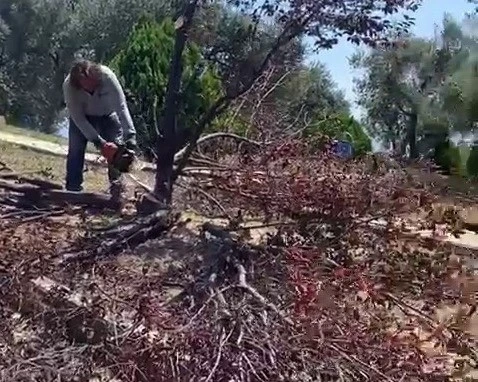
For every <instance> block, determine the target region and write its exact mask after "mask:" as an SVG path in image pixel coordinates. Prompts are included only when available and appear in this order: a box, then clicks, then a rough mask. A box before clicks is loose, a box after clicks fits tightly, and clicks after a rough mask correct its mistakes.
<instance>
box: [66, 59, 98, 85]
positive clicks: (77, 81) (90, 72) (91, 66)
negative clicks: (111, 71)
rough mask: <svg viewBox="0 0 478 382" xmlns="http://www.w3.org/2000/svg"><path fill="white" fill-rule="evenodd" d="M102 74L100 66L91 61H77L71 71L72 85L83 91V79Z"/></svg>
mask: <svg viewBox="0 0 478 382" xmlns="http://www.w3.org/2000/svg"><path fill="white" fill-rule="evenodd" d="M100 74H101V68H100V65H99V64H97V63H95V62H92V61H89V60H77V61H75V62H74V63H73V65H72V67H71V69H70V84H71V86H73V87H74V88H76V89H81V79H82V78H87V77H91V76H99V75H100Z"/></svg>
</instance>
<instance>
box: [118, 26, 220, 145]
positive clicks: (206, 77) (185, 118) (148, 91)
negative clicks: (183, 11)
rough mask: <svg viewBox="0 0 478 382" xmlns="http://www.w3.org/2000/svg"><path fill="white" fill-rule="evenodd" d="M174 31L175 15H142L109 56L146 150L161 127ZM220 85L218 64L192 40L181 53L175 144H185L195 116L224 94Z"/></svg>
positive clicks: (199, 114) (139, 139) (196, 117)
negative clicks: (157, 18)
mask: <svg viewBox="0 0 478 382" xmlns="http://www.w3.org/2000/svg"><path fill="white" fill-rule="evenodd" d="M174 35H175V29H174V24H173V22H172V20H171V19H165V20H164V21H163V22H162V23H157V22H156V21H154V20H150V19H148V18H143V19H142V20H141V21H140V22H139V23H138V24H137V25H136V26H135V27H134V29H133V31H132V33H131V35H130V37H129V39H128V41H127V42H126V44H125V47H124V49H122V50H121V51H120V52H119V53H118V54H117V55H116V56H115V57H114V58H113V60H112V62H111V67H112V68H113V69H114V70H115V71H116V73H117V74H118V76H119V78H120V81H121V82H122V83H123V86H124V87H125V91H126V93H127V98H128V102H129V104H130V107H131V113H132V115H133V119H134V122H135V125H136V128H137V130H138V144H139V145H140V147H141V148H142V149H143V151H148V150H149V149H150V148H151V147H153V146H154V142H155V141H156V138H157V136H158V134H160V133H161V121H162V118H163V113H164V99H165V95H166V91H167V84H168V76H169V67H170V62H171V57H172V53H173V48H174ZM221 91H222V88H221V81H220V79H219V78H218V76H217V75H216V72H215V70H214V69H213V68H212V67H211V66H209V65H207V64H206V62H205V60H204V59H203V58H202V56H201V53H200V50H199V48H198V47H197V46H196V45H195V44H192V43H190V44H189V45H188V46H187V47H186V49H185V51H184V54H183V76H182V83H181V89H180V92H181V99H180V100H181V102H180V103H179V110H178V125H177V135H178V141H179V142H178V147H177V149H179V147H180V146H182V145H184V144H185V142H186V141H187V139H188V137H189V134H190V133H191V132H192V129H193V128H194V126H195V123H196V121H197V120H198V119H199V118H200V117H201V115H202V114H203V113H205V112H206V111H207V110H208V108H209V107H210V106H211V105H212V104H213V103H214V102H215V101H216V99H218V98H219V97H220V95H221Z"/></svg>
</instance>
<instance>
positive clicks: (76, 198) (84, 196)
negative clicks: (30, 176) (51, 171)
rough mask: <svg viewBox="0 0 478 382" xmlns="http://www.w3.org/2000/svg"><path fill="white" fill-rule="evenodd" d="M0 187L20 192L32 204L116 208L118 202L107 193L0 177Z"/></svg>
mask: <svg viewBox="0 0 478 382" xmlns="http://www.w3.org/2000/svg"><path fill="white" fill-rule="evenodd" d="M0 188H3V189H6V190H8V191H13V192H16V193H19V194H21V197H22V199H26V200H28V201H29V202H31V203H33V204H37V203H44V202H50V203H55V204H58V205H84V206H87V207H92V208H111V209H116V208H117V207H118V203H117V202H115V201H113V200H111V197H110V196H109V195H107V194H100V193H94V192H71V191H62V190H58V189H51V188H47V189H45V188H44V187H41V186H39V185H34V184H25V183H15V182H12V181H7V180H2V179H0Z"/></svg>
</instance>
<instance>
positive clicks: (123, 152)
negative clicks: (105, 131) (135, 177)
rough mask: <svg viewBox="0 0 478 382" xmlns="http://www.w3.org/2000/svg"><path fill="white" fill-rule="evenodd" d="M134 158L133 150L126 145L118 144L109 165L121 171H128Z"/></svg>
mask: <svg viewBox="0 0 478 382" xmlns="http://www.w3.org/2000/svg"><path fill="white" fill-rule="evenodd" d="M134 159H135V153H134V151H133V150H130V149H128V148H127V147H126V146H123V145H120V146H118V150H117V151H116V153H115V155H114V157H113V161H112V162H111V165H112V166H113V167H114V168H115V169H117V170H118V171H119V172H121V173H128V172H130V170H131V167H132V165H133V162H134Z"/></svg>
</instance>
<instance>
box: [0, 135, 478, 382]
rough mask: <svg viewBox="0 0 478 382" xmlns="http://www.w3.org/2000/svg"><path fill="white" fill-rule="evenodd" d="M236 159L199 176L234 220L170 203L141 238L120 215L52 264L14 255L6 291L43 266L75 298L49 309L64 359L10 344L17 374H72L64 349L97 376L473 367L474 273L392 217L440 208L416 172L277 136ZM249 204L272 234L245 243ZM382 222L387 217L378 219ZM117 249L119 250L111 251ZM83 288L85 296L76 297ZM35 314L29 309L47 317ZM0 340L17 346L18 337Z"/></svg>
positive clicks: (38, 319) (374, 374)
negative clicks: (196, 223) (186, 213)
mask: <svg viewBox="0 0 478 382" xmlns="http://www.w3.org/2000/svg"><path fill="white" fill-rule="evenodd" d="M229 159H230V158H229ZM229 159H228V160H229ZM234 163H237V166H234V167H232V166H231V168H229V169H228V170H227V171H226V170H224V169H221V170H216V169H214V168H212V169H210V170H209V171H208V172H203V173H201V174H199V173H197V174H195V175H194V176H193V177H191V176H189V177H188V178H187V181H188V186H190V187H191V188H193V189H196V188H197V189H200V190H202V191H203V193H200V194H198V193H196V197H198V196H201V197H204V194H205V193H206V194H208V200H215V201H216V203H215V205H216V207H217V204H220V205H221V209H222V212H226V214H227V215H229V216H233V217H234V219H232V221H230V224H229V225H228V226H218V225H215V224H211V223H205V224H203V225H202V227H201V230H200V233H197V232H195V231H194V230H192V231H191V229H190V228H188V225H187V222H181V221H180V220H179V221H178V220H177V219H172V220H169V222H168V223H167V224H165V223H166V220H167V219H166V220H165V216H163V215H162V213H158V214H157V215H154V216H149V217H146V218H145V219H143V220H141V222H140V223H141V224H139V226H142V227H143V228H147V226H148V224H149V223H151V224H149V228H152V227H158V226H157V224H159V225H160V228H161V230H160V231H161V232H159V231H155V235H152V236H149V237H148V236H144V237H142V239H144V240H146V239H148V240H147V241H146V242H144V243H143V244H140V245H139V246H137V245H138V242H137V241H135V240H130V241H128V240H127V239H131V238H133V239H134V238H135V236H134V235H136V232H138V231H137V230H135V231H134V234H133V237H132V236H131V235H129V236H128V232H129V233H130V234H131V231H129V229H133V228H132V226H128V225H123V226H120V227H117V228H115V230H116V231H112V230H107V231H105V232H101V233H99V234H97V235H91V234H89V235H88V236H86V238H87V240H84V239H83V240H80V241H76V243H75V242H74V241H73V240H68V242H69V243H70V244H74V247H75V248H76V249H77V250H80V252H77V253H82V254H83V255H85V256H86V257H85V256H73V257H67V258H65V257H62V256H60V255H62V254H63V253H64V252H65V251H64V250H61V251H59V252H58V253H56V255H55V254H54V253H51V254H50V256H48V257H47V258H46V259H45V256H42V258H41V261H40V260H39V259H35V253H34V252H33V251H30V252H29V256H28V258H29V259H30V261H29V265H28V266H26V265H22V266H21V267H19V266H18V265H17V266H15V264H14V259H12V258H10V260H9V263H8V264H5V267H4V269H3V270H2V272H5V275H6V276H5V277H6V279H7V280H9V288H7V289H4V292H5V291H6V290H7V291H8V293H7V294H8V296H7V295H6V296H5V299H4V301H7V300H12V297H13V296H15V295H17V294H19V293H20V292H21V293H23V294H26V293H27V291H25V287H24V285H26V284H27V281H28V280H30V278H29V277H30V276H32V277H33V276H34V277H38V275H39V273H38V272H40V274H41V273H42V272H43V274H42V276H43V277H45V276H48V277H51V278H52V279H55V280H58V281H59V282H61V283H62V284H64V287H61V288H59V287H52V288H50V289H48V288H46V287H45V285H46V283H45V282H43V283H38V282H36V284H35V285H37V286H38V285H40V286H41V285H43V289H45V288H46V289H48V291H47V292H46V293H43V295H46V296H47V297H48V301H50V302H52V301H53V302H55V301H56V304H55V305H54V306H57V307H59V306H63V308H62V309H60V308H51V314H53V316H55V317H57V318H56V319H54V320H53V319H51V318H50V320H49V321H53V322H54V323H53V324H52V323H50V324H49V326H48V331H46V332H45V333H48V335H49V337H48V341H49V342H48V341H47V342H45V343H47V344H48V346H50V347H51V346H52V338H57V339H58V344H57V346H56V353H55V354H56V355H55V359H48V360H45V359H43V358H41V357H40V354H39V353H40V349H41V348H39V346H38V345H37V346H36V347H34V348H29V351H28V352H27V353H21V352H20V353H19V352H18V351H16V352H14V351H10V352H9V353H8V354H13V356H12V357H15V358H14V359H13V360H12V359H10V361H4V363H5V365H4V370H8V371H9V373H10V374H5V378H7V379H8V378H9V379H8V380H10V381H20V380H22V379H21V378H20V377H17V376H18V375H19V373H20V372H21V373H23V374H22V375H25V373H26V372H27V370H28V367H29V365H30V366H31V365H32V364H34V365H35V367H36V369H35V370H36V372H37V373H38V375H40V376H42V377H44V376H45V375H48V372H50V373H51V368H52V367H53V368H54V369H55V370H56V372H55V373H53V374H52V375H53V376H54V377H55V378H57V379H58V378H60V379H61V378H69V376H71V375H72V374H74V371H73V370H72V369H71V368H68V366H67V362H68V359H67V357H63V358H61V357H60V356H59V355H58V354H59V353H58V352H60V353H61V351H63V353H64V352H65V351H66V350H64V349H67V348H70V349H71V351H70V352H69V354H74V362H75V365H76V366H75V367H77V366H78V363H79V364H80V365H82V367H81V370H83V372H85V373H86V374H88V373H89V374H88V377H91V376H92V375H94V374H95V373H98V370H102V372H104V374H106V375H108V376H109V377H110V378H116V379H117V380H121V381H141V382H146V381H314V380H333V381H336V380H337V381H339V380H340V381H401V380H414V381H439V380H443V381H445V380H447V379H448V378H449V377H450V376H451V375H453V376H455V377H457V376H458V377H459V376H462V377H463V378H464V376H465V375H466V374H467V373H468V372H469V371H470V369H473V368H476V364H477V361H478V358H477V354H476V350H474V349H475V348H476V347H477V346H476V345H477V341H476V337H473V335H472V334H470V333H469V331H468V329H467V325H468V324H469V323H470V321H471V320H472V319H473V317H474V314H475V312H474V306H476V301H475V297H474V294H473V293H474V292H473V290H474V289H473V288H474V287H473V285H475V286H476V280H474V278H473V276H472V275H471V274H470V273H469V272H468V270H467V268H466V266H464V265H463V264H461V263H459V262H457V261H456V259H455V258H454V257H453V256H452V251H451V249H450V248H448V247H446V246H445V245H438V244H436V243H433V242H427V241H423V240H420V239H418V238H416V237H412V236H410V235H404V232H403V230H402V227H400V226H397V225H395V224H394V218H395V217H396V215H397V214H403V213H406V212H407V211H411V210H416V209H417V208H420V207H427V205H428V204H429V201H430V200H431V199H432V198H431V196H430V195H428V194H427V192H426V191H425V190H424V189H423V188H422V187H421V186H420V184H414V183H411V180H410V179H409V178H408V177H407V176H406V174H405V173H404V172H402V171H397V170H396V169H394V170H391V171H388V172H387V171H385V172H381V173H376V172H373V171H371V170H370V168H369V167H368V166H367V163H366V162H364V161H361V160H355V161H342V160H340V159H338V158H336V157H335V156H334V155H333V154H332V152H331V148H329V146H328V145H327V143H326V142H325V143H324V142H322V143H320V144H317V145H311V144H305V143H303V142H300V141H295V140H287V141H280V142H276V143H271V144H268V145H267V146H266V147H265V150H261V152H260V153H259V152H258V153H254V152H250V153H249V154H247V155H246V154H244V155H243V156H240V157H236V158H235V160H234ZM189 175H191V174H189ZM211 198H212V199H211ZM160 215H161V216H160ZM250 216H254V217H255V219H256V220H257V219H258V217H260V218H261V219H262V220H263V225H264V226H273V227H274V229H272V230H271V231H270V232H269V235H268V238H267V240H265V241H263V242H261V243H252V242H251V241H249V240H248V239H247V237H248V235H246V234H245V233H247V232H248V231H252V229H251V228H248V225H247V224H245V221H246V220H247V218H248V217H250ZM168 219H170V216H169V217H168ZM377 219H382V221H383V224H371V223H373V221H376V220H377ZM148 222H149V223H148ZM134 227H138V224H136V225H134ZM113 232H117V233H118V234H119V235H120V236H121V240H120V241H118V240H116V241H114V243H116V244H122V245H121V246H119V247H114V246H108V245H109V244H107V245H105V243H110V244H111V242H108V240H110V239H111V240H115V239H118V237H116V238H114V237H113V238H112V237H111V235H112V233H113ZM142 232H144V231H142ZM12 235H13V234H12V232H10V234H9V236H8V237H5V238H3V240H4V244H3V245H4V248H5V246H8V245H12V241H11V240H12V238H11V237H12ZM158 235H159V236H158ZM155 237H156V238H155ZM144 240H141V241H144ZM180 247H181V248H183V249H182V250H180V249H179V248H180ZM81 251H83V252H81ZM121 251H122V252H121ZM108 252H109V253H110V254H114V255H117V256H109V257H104V256H102V255H103V254H105V253H108ZM120 252H121V254H119V253H120ZM118 255H119V256H118ZM59 260H61V261H59ZM35 261H36V262H35ZM31 264H37V265H35V266H34V267H33V268H32V267H31ZM38 264H41V267H39V266H38ZM19 268H20V269H21V272H20V273H19V271H18V269H19ZM19 275H21V277H19ZM19 281H20V282H19ZM55 285H56V284H55ZM470 285H471V287H470ZM465 286H466V287H465ZM171 289H175V290H176V292H175V293H174V294H171ZM475 292H476V291H475ZM78 295H81V296H84V297H83V298H81V299H79V298H78ZM68 296H69V297H68ZM75 296H76V297H75ZM65 298H67V299H68V301H70V303H67V302H65V303H63V304H59V303H58V301H61V300H62V299H63V300H65ZM13 300H14V299H13ZM78 300H81V301H82V304H81V307H76V308H75V306H74V304H73V305H71V304H72V303H71V301H78ZM448 303H453V304H455V305H456V304H458V305H459V306H460V310H459V314H458V313H457V314H455V315H454V316H453V317H452V318H451V319H448V320H447V321H440V319H439V318H438V317H437V315H436V309H437V307H438V306H439V305H440V304H448ZM33 311H35V312H37V314H33V315H32V314H30V320H32V322H34V323H35V325H36V327H43V326H45V319H44V317H45V316H44V315H43V316H41V315H39V314H38V311H37V310H35V309H33ZM99 321H101V322H103V324H102V325H99V324H98V322H99ZM5 322H6V323H7V322H11V319H8V320H7V321H5ZM42 325H43V326H42ZM85 333H86V334H85ZM88 333H89V334H88ZM87 334H88V335H87ZM5 338H7V337H5ZM93 339H95V341H93ZM45 341H46V340H45ZM98 341H99V343H101V345H98ZM60 342H61V344H60ZM45 346H46V345H45ZM4 347H5V348H6V349H15V345H14V342H13V340H12V341H11V342H9V343H7V344H6V345H4ZM61 349H63V350H61ZM63 353H61V354H63ZM5 354H7V353H5ZM47 354H49V353H47ZM32 359H33V360H32ZM455 361H456V362H455ZM458 361H459V362H458ZM16 364H17V365H20V366H19V367H17V368H15V365H16ZM52 365H53V366H52ZM48 370H49V371H48ZM75 370H76V369H75ZM15 373H16V374H15ZM7 379H6V380H7ZM39 380H40V379H39ZM43 380H54V379H53V377H52V378H50V379H48V378H47V377H44V379H43Z"/></svg>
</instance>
